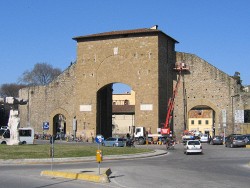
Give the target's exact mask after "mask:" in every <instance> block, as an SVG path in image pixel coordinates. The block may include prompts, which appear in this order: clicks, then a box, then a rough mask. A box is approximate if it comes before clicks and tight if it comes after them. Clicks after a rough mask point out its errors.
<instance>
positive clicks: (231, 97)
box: [231, 94, 240, 134]
mask: <svg viewBox="0 0 250 188" xmlns="http://www.w3.org/2000/svg"><path fill="white" fill-rule="evenodd" d="M238 96H240V95H239V94H236V95H233V96H231V98H232V125H233V134H234V128H235V127H234V123H235V122H234V121H235V119H234V97H238Z"/></svg>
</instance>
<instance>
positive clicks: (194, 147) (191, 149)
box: [184, 140, 203, 155]
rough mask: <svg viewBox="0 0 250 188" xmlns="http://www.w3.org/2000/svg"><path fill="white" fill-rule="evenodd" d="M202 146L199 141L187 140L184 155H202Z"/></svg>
mask: <svg viewBox="0 0 250 188" xmlns="http://www.w3.org/2000/svg"><path fill="white" fill-rule="evenodd" d="M202 152H203V151H202V146H201V142H200V141H199V140H187V143H186V145H185V150H184V153H185V154H186V155H188V154H189V153H200V154H202Z"/></svg>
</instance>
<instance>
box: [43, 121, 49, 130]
mask: <svg viewBox="0 0 250 188" xmlns="http://www.w3.org/2000/svg"><path fill="white" fill-rule="evenodd" d="M43 130H49V122H43Z"/></svg>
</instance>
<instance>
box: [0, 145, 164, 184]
mask: <svg viewBox="0 0 250 188" xmlns="http://www.w3.org/2000/svg"><path fill="white" fill-rule="evenodd" d="M165 154H167V151H166V150H159V149H156V150H154V151H152V152H148V153H138V154H128V155H108V156H103V161H104V162H105V161H109V160H121V159H136V158H140V159H141V158H146V157H154V156H159V155H165ZM88 161H92V162H93V161H96V157H95V156H91V157H76V158H53V160H52V159H51V158H45V159H8V160H0V165H18V164H19V165H23V164H51V163H52V162H53V163H76V162H88ZM111 173H112V172H111V169H110V168H100V172H99V169H98V168H91V169H84V170H79V169H65V170H60V171H53V170H46V171H42V172H41V176H50V177H60V178H67V179H77V180H84V181H92V182H96V183H108V182H109V175H110V174H111Z"/></svg>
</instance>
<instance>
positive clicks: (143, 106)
mask: <svg viewBox="0 0 250 188" xmlns="http://www.w3.org/2000/svg"><path fill="white" fill-rule="evenodd" d="M140 110H142V111H151V110H153V104H141V106H140Z"/></svg>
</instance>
